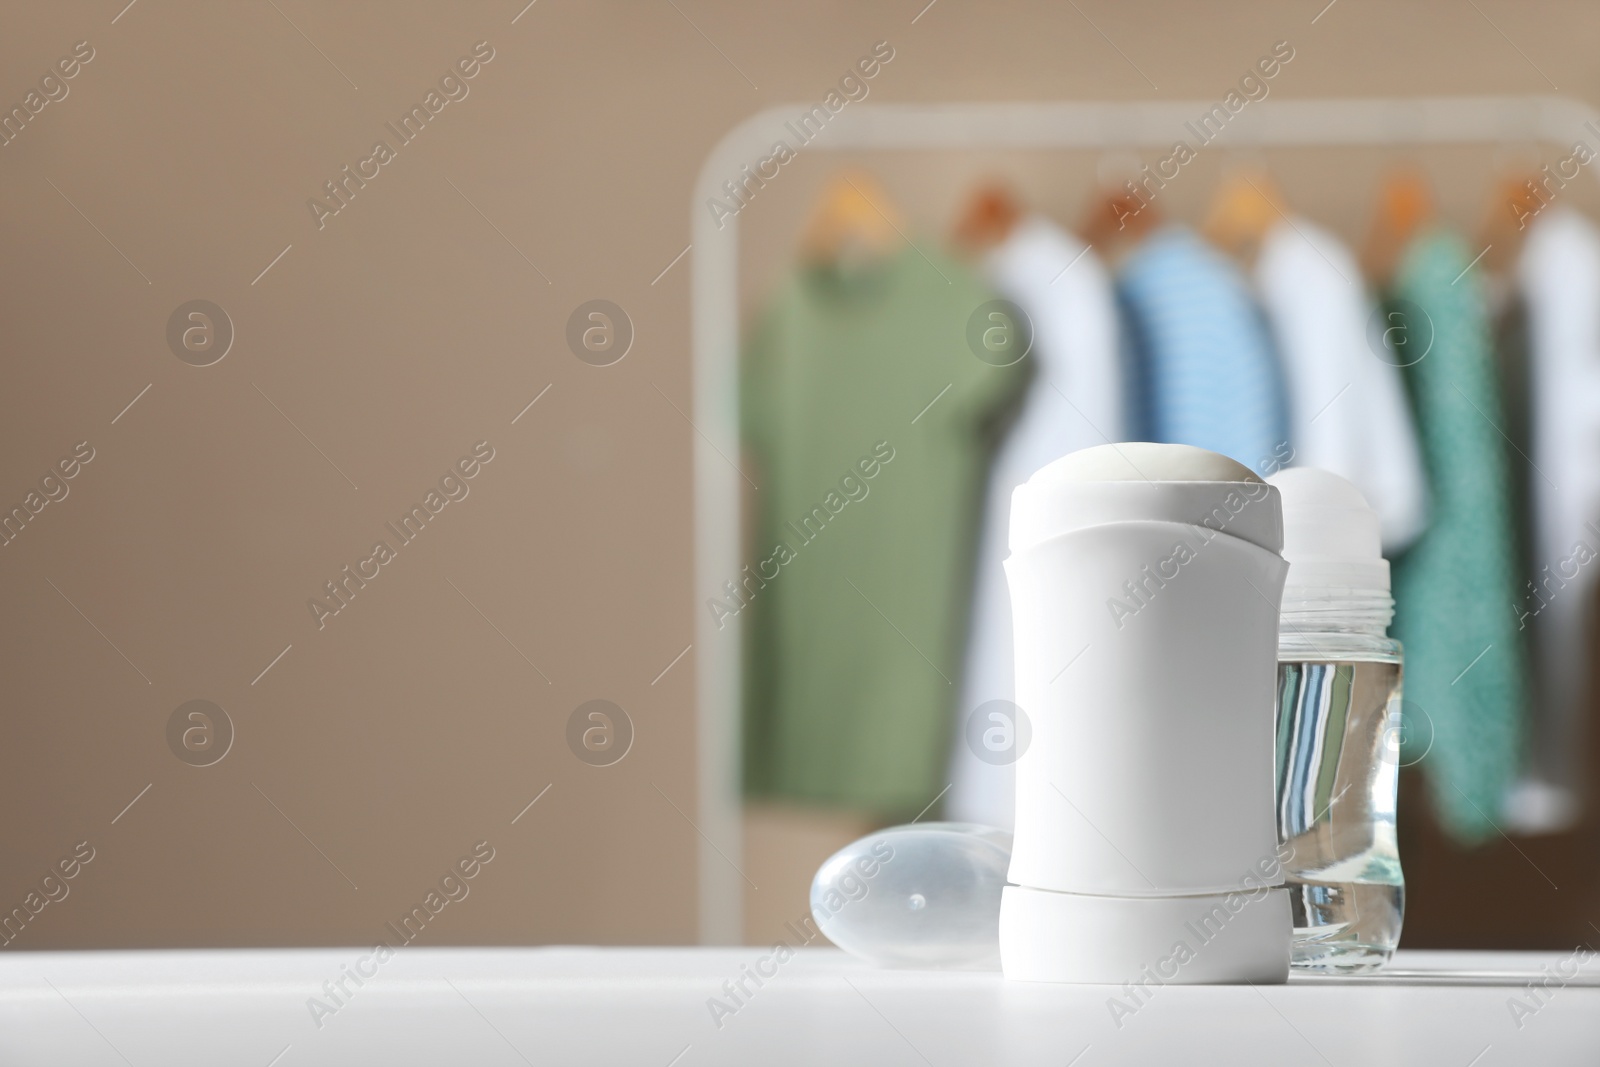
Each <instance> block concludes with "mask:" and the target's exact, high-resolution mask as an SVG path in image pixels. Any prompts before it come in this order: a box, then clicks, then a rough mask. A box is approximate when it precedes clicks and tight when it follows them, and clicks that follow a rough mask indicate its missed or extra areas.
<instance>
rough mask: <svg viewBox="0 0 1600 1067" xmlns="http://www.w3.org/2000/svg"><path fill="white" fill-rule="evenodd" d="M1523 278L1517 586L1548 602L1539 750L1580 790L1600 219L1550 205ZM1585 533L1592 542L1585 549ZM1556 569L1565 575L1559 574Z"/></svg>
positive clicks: (1561, 811) (1536, 229)
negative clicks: (1527, 436)
mask: <svg viewBox="0 0 1600 1067" xmlns="http://www.w3.org/2000/svg"><path fill="white" fill-rule="evenodd" d="M1516 281H1517V286H1518V288H1519V290H1520V292H1521V295H1522V299H1523V302H1524V306H1525V307H1526V308H1527V315H1528V370H1529V399H1530V401H1531V404H1532V409H1533V410H1532V412H1531V426H1532V430H1531V437H1532V442H1531V444H1532V448H1531V452H1532V454H1531V455H1530V456H1529V457H1528V458H1529V459H1530V460H1532V462H1533V467H1534V469H1533V470H1532V471H1530V472H1529V477H1528V485H1529V488H1530V490H1531V496H1532V506H1533V512H1534V513H1533V538H1532V541H1533V556H1534V559H1533V567H1534V569H1535V573H1533V574H1531V575H1528V576H1527V577H1528V578H1530V579H1532V580H1533V581H1534V582H1535V584H1536V586H1537V588H1538V598H1537V599H1536V598H1535V597H1534V595H1533V593H1532V592H1531V591H1529V590H1528V589H1527V587H1526V586H1520V587H1519V589H1518V593H1519V595H1522V596H1523V597H1524V598H1525V599H1524V602H1523V603H1522V604H1520V605H1519V606H1518V611H1519V614H1520V613H1521V611H1523V610H1532V609H1538V613H1537V614H1536V615H1533V616H1532V617H1531V618H1529V619H1528V620H1527V621H1528V623H1529V624H1530V625H1531V626H1532V627H1533V630H1534V637H1535V650H1536V663H1537V664H1538V679H1539V698H1540V699H1539V702H1538V704H1539V706H1538V710H1537V714H1536V715H1535V717H1534V727H1533V729H1534V737H1533V738H1532V741H1533V744H1532V745H1531V746H1530V750H1531V754H1532V756H1533V771H1534V774H1535V775H1536V776H1537V777H1538V778H1539V779H1540V780H1542V781H1543V782H1544V783H1545V784H1547V785H1551V786H1555V787H1557V788H1558V789H1563V790H1572V789H1574V788H1576V787H1577V786H1578V785H1579V784H1580V783H1579V782H1578V781H1577V775H1578V774H1579V773H1580V768H1581V766H1582V753H1583V752H1585V751H1587V748H1586V747H1585V746H1586V744H1587V738H1586V736H1585V730H1584V728H1583V720H1584V718H1585V716H1586V714H1587V711H1588V684H1587V682H1588V672H1589V649H1590V647H1591V643H1590V633H1591V631H1590V628H1589V614H1590V611H1589V604H1590V601H1591V600H1592V598H1593V589H1594V583H1595V580H1596V576H1597V575H1600V559H1595V558H1593V555H1591V554H1597V553H1600V533H1597V532H1596V531H1595V530H1594V529H1591V528H1590V526H1589V524H1591V523H1593V524H1595V525H1596V526H1600V231H1597V230H1596V228H1595V226H1594V224H1593V223H1591V222H1589V220H1588V219H1586V218H1584V217H1583V216H1582V215H1580V214H1579V213H1578V212H1577V211H1575V210H1572V209H1570V208H1568V207H1565V206H1555V207H1550V208H1547V209H1545V210H1544V211H1542V212H1540V213H1539V215H1538V216H1537V217H1536V218H1535V219H1534V220H1533V221H1532V222H1531V223H1530V224H1529V227H1528V233H1527V237H1526V239H1525V240H1524V242H1523V247H1522V254H1521V256H1520V258H1519V260H1518V262H1517V266H1516ZM1512 462H1522V458H1521V457H1513V458H1512ZM1580 542H1582V543H1583V544H1584V545H1586V546H1587V549H1588V553H1584V554H1578V553H1575V551H1574V549H1575V547H1576V546H1577V545H1578V544H1579V543H1580ZM1584 559H1587V560H1588V562H1581V560H1584ZM1545 568H1549V570H1548V572H1547V571H1546V570H1545ZM1574 571H1575V572H1576V573H1574ZM1547 574H1548V575H1549V576H1551V577H1553V578H1554V581H1553V582H1550V583H1548V584H1546V575H1547ZM1541 600H1542V601H1543V604H1544V606H1543V607H1542V608H1541V607H1540V606H1539V605H1540V601H1541ZM1530 814H1531V813H1530ZM1574 814H1576V805H1575V804H1571V803H1568V804H1564V805H1556V807H1555V809H1554V811H1553V812H1552V813H1551V814H1550V815H1549V816H1547V818H1546V819H1544V820H1541V819H1539V818H1538V817H1537V816H1535V817H1533V818H1532V819H1531V820H1523V819H1514V821H1517V822H1519V823H1538V822H1541V821H1545V822H1548V823H1549V825H1546V826H1542V827H1535V826H1533V825H1528V826H1527V827H1526V828H1529V829H1533V828H1539V829H1554V828H1558V827H1559V826H1560V825H1561V824H1563V823H1566V822H1570V816H1572V815H1574Z"/></svg>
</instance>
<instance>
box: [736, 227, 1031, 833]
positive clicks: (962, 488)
mask: <svg viewBox="0 0 1600 1067" xmlns="http://www.w3.org/2000/svg"><path fill="white" fill-rule="evenodd" d="M991 299H993V298H992V294H990V293H989V292H988V291H987V290H986V289H984V288H983V287H982V285H981V283H980V282H979V281H978V280H977V279H975V278H974V277H973V276H972V275H971V274H969V273H968V271H967V270H966V269H965V268H963V267H962V266H960V265H958V264H955V263H952V262H950V261H948V260H946V259H944V258H943V257H942V256H939V255H937V254H931V253H930V255H929V257H928V258H924V256H923V254H922V253H920V252H919V251H918V250H916V249H915V248H911V247H907V248H905V249H904V250H903V251H901V252H900V253H898V254H896V255H894V256H892V257H890V258H888V259H887V260H885V261H883V262H880V263H876V264H873V265H870V266H866V267H860V266H858V267H855V268H852V269H849V270H846V269H843V268H823V267H803V268H801V269H799V270H798V271H797V272H796V273H795V274H794V276H792V277H791V278H790V279H789V280H788V281H787V282H786V283H785V284H784V286H783V287H782V289H781V291H780V292H779V294H778V295H777V297H776V299H775V300H774V301H773V303H772V305H771V306H770V308H769V309H768V311H767V313H766V314H765V315H764V317H763V319H762V321H761V323H760V325H759V328H758V329H757V331H756V333H755V336H754V338H753V340H752V343H751V344H750V346H749V349H748V351H747V352H746V355H745V359H744V373H743V376H742V380H741V403H742V418H743V425H744V434H745V440H746V445H747V448H748V450H749V453H750V455H751V457H752V459H753V460H754V464H753V469H752V471H751V476H752V478H753V479H754V480H755V482H756V483H757V485H758V486H759V489H758V490H757V491H754V492H751V493H749V494H747V495H748V496H750V497H751V498H752V499H751V503H752V504H753V512H754V516H755V522H754V526H755V531H754V538H753V544H752V545H751V546H750V549H749V561H750V565H749V567H747V568H746V570H745V571H744V573H743V574H741V575H738V576H730V577H733V578H734V579H735V583H736V585H737V586H738V588H737V590H736V592H737V596H735V595H734V591H728V592H725V593H724V595H723V598H722V601H721V604H722V606H721V607H720V608H713V614H716V615H719V616H723V619H724V621H725V622H729V623H731V621H732V619H731V617H728V616H727V615H724V612H729V613H732V614H733V615H736V616H737V618H738V620H739V621H740V622H742V623H744V624H745V630H744V634H745V641H746V672H745V714H744V755H745V763H744V767H745V787H746V791H747V792H748V793H750V794H751V795H757V796H767V797H782V798H788V799H793V800H800V801H807V802H811V803H818V804H829V805H836V806H842V807H850V808H853V809H856V810H862V811H871V812H875V813H879V814H882V815H885V816H899V815H904V814H907V813H913V814H914V813H916V812H918V811H920V810H921V809H923V808H924V807H925V806H926V805H928V803H929V802H931V801H932V800H933V799H934V798H935V796H936V795H938V794H939V793H940V791H941V790H942V789H943V788H944V787H945V785H946V783H947V781H948V779H947V778H946V776H945V768H946V765H947V762H948V758H949V750H948V745H949V739H950V737H951V726H952V724H953V721H954V716H955V708H954V701H955V697H956V693H957V688H956V682H957V681H958V679H957V676H956V675H957V669H958V664H959V663H960V659H961V655H960V654H961V649H962V646H963V641H964V638H965V623H966V609H967V600H968V594H969V587H970V584H971V566H972V548H973V546H974V543H975V540H976V534H977V526H978V523H979V519H980V515H981V493H982V487H983V486H982V482H983V478H984V475H985V472H986V471H987V467H988V459H989V456H990V452H991V444H992V442H993V440H994V439H995V429H996V425H997V423H998V422H999V421H1000V420H1001V419H1002V418H1003V416H1004V415H1005V414H1006V413H1008V412H1009V411H1010V410H1011V408H1012V406H1013V404H1014V402H1015V401H1016V400H1017V398H1019V397H1020V395H1021V391H1022V389H1023V387H1024V386H1025V385H1026V381H1027V375H1028V363H1027V362H1026V361H1023V362H1021V363H1018V364H1015V365H1013V366H1009V367H997V366H993V365H991V364H990V363H986V362H984V361H981V360H979V359H978V358H977V357H976V356H975V355H974V354H973V351H972V349H971V348H970V347H969V343H968V333H969V330H968V321H969V319H970V318H971V317H972V316H973V314H974V312H976V311H978V309H979V308H980V307H981V306H982V305H984V304H986V303H987V302H988V301H990V300H991ZM980 317H981V318H984V320H985V321H987V318H986V316H980Z"/></svg>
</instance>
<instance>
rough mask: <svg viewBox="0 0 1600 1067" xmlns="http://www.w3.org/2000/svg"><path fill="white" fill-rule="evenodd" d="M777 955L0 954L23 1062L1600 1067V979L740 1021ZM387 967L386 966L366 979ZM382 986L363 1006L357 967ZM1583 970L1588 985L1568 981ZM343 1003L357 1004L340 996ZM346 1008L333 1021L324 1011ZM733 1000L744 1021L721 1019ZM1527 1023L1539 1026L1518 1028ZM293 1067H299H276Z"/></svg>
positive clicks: (1318, 987)
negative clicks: (1529, 987) (735, 995)
mask: <svg viewBox="0 0 1600 1067" xmlns="http://www.w3.org/2000/svg"><path fill="white" fill-rule="evenodd" d="M764 956H766V952H765V951H764V950H762V949H753V948H745V949H606V948H543V949H429V948H422V947H410V946H408V947H406V948H403V949H401V950H400V951H399V952H397V953H396V954H395V956H394V958H393V959H391V960H389V961H387V962H385V963H383V964H382V965H381V966H379V965H377V962H376V961H375V960H372V959H370V958H367V952H366V950H362V949H347V950H339V949H296V950H282V951H271V950H240V951H212V952H189V951H170V952H82V953H67V952H50V953H23V952H6V953H4V954H0V1064H5V1065H7V1067H11V1065H33V1064H47V1063H48V1064H72V1065H78V1064H82V1065H85V1067H94V1065H99V1064H105V1065H107V1067H114V1065H119V1064H124V1063H127V1064H133V1065H135V1067H146V1065H149V1067H189V1065H196V1067H198V1065H205V1067H234V1065H237V1067H268V1064H272V1065H273V1067H302V1065H308V1064H328V1065H332V1064H339V1065H341V1067H342V1065H347V1064H366V1063H372V1064H384V1065H392V1067H408V1065H423V1064H427V1065H452V1067H453V1065H466V1064H485V1065H506V1067H516V1065H521V1064H537V1065H539V1067H544V1065H545V1064H637V1065H640V1067H669V1065H672V1067H700V1065H704V1064H738V1065H766V1064H825V1065H828V1067H844V1065H852V1064H871V1065H874V1067H878V1065H899V1064H905V1065H912V1067H917V1065H922V1064H932V1065H936V1067H946V1065H950V1067H955V1065H969V1064H970V1065H984V1067H986V1065H990V1064H1038V1065H1047V1064H1048V1065H1051V1067H1066V1065H1068V1064H1071V1065H1073V1067H1102V1065H1108V1064H1140V1065H1144V1064H1168V1063H1184V1064H1226V1065H1229V1067H1249V1065H1255V1064H1261V1065H1268V1064H1270V1065H1272V1067H1288V1065H1294V1064H1309V1065H1315V1067H1325V1065H1328V1064H1333V1065H1337V1067H1346V1065H1348V1067H1381V1065H1386V1064H1396V1065H1401V1064H1403V1065H1406V1067H1412V1065H1418V1064H1426V1065H1429V1067H1441V1065H1442V1067H1468V1065H1469V1064H1470V1065H1472V1067H1496V1065H1503V1064H1537V1065H1540V1067H1559V1065H1564V1064H1589V1065H1593V1064H1596V1063H1600V988H1596V987H1595V986H1594V985H1593V984H1590V985H1587V986H1585V985H1583V984H1582V983H1585V982H1587V983H1595V982H1597V981H1600V965H1596V964H1590V965H1588V966H1586V967H1585V968H1584V970H1583V972H1582V974H1581V975H1580V976H1579V978H1578V979H1577V980H1575V981H1574V982H1573V983H1572V984H1569V985H1567V986H1565V987H1564V988H1556V987H1554V985H1552V987H1551V990H1550V991H1549V992H1548V993H1545V994H1543V1004H1542V1006H1539V1007H1538V1010H1537V1011H1531V1012H1523V1013H1520V1014H1521V1017H1520V1019H1519V1018H1517V1017H1514V1014H1513V1012H1512V1010H1511V1009H1510V1008H1509V1007H1508V1001H1509V1000H1511V998H1513V997H1518V996H1519V995H1520V998H1521V999H1522V1000H1523V1001H1524V1002H1525V1003H1526V1004H1528V1005H1530V1006H1532V1005H1535V1004H1536V1003H1537V1002H1536V1001H1534V1000H1532V999H1530V998H1529V997H1528V995H1527V994H1526V993H1525V992H1522V991H1520V990H1519V988H1518V987H1516V986H1514V985H1509V984H1506V985H1500V986H1487V985H1469V986H1463V985H1444V984H1439V983H1438V982H1437V981H1432V980H1426V979H1410V980H1407V981H1405V982H1400V981H1365V982H1362V983H1361V984H1354V983H1350V982H1345V983H1320V982H1312V981H1307V982H1293V983H1291V984H1290V985H1289V986H1275V987H1263V988H1259V989H1255V988H1251V987H1248V986H1210V987H1180V986H1168V987H1164V988H1161V989H1158V990H1156V991H1155V993H1154V994H1153V995H1152V996H1151V997H1150V998H1149V1000H1148V1001H1147V1002H1146V1003H1145V1004H1144V1005H1143V1006H1142V1007H1140V1008H1139V1009H1138V1010H1137V1011H1136V1012H1134V1013H1133V1014H1131V1015H1127V1014H1123V1016H1122V1018H1121V1019H1120V1022H1121V1024H1122V1025H1121V1026H1120V1027H1118V1026H1117V1025H1116V1022H1114V1021H1113V1013H1112V1010H1111V1009H1110V1008H1109V1007H1108V1004H1107V1001H1108V998H1110V997H1112V996H1113V995H1115V994H1117V993H1118V991H1117V990H1115V989H1111V988H1108V987H1098V986H1045V985H1028V984H1022V983H1009V982H1006V981H1004V980H1003V979H1002V978H1001V977H1000V976H999V975H998V974H994V973H977V972H965V973H961V972H931V971H883V970H875V969H873V968H870V967H867V966H864V965H862V964H859V963H857V962H855V961H853V960H851V959H849V958H848V957H846V956H844V955H843V954H841V953H839V952H837V951H834V950H830V949H805V950H801V951H800V952H799V953H798V954H797V955H796V956H795V958H793V959H792V960H789V961H787V962H785V963H783V964H781V965H776V964H775V961H768V962H764V963H762V964H761V968H762V970H765V971H768V972H771V971H773V970H774V969H775V970H776V973H775V974H774V975H773V976H772V977H770V978H764V979H763V983H764V984H763V985H762V986H760V987H757V986H756V985H755V984H754V982H753V981H751V980H750V979H748V978H746V979H745V981H744V985H745V989H746V990H748V991H749V993H750V995H749V996H748V997H743V996H740V998H739V1003H737V1004H736V1003H735V1002H734V1001H733V999H732V998H731V997H729V996H728V994H727V992H726V991H725V990H724V988H723V983H724V981H730V982H731V981H733V980H737V979H739V978H740V977H741V976H742V975H743V974H744V973H745V972H744V968H754V967H756V965H757V963H758V961H761V960H762V958H763V957H764ZM364 959H365V962H361V961H363V960H364ZM1571 959H1572V957H1570V956H1565V955H1563V954H1559V953H1552V954H1536V953H1494V954H1488V953H1444V952H1402V953H1401V954H1400V956H1398V957H1397V958H1396V962H1395V964H1394V966H1395V967H1396V968H1402V969H1405V970H1407V971H1420V972H1429V973H1434V972H1444V971H1450V970H1458V971H1459V970H1464V969H1465V970H1480V971H1481V970H1496V971H1506V970H1520V971H1526V972H1537V971H1538V970H1539V969H1540V968H1541V967H1542V966H1545V965H1550V966H1551V967H1552V968H1554V967H1556V966H1557V965H1559V964H1560V963H1561V962H1562V961H1563V960H1571ZM358 963H361V968H362V969H363V970H366V971H368V972H372V971H374V970H375V971H376V977H374V978H371V979H368V980H366V981H365V984H364V985H362V986H360V987H357V986H356V984H355V983H354V981H352V980H351V979H349V978H346V979H345V988H346V990H347V991H348V992H349V994H350V995H349V996H348V997H344V996H342V995H341V997H340V1001H341V1003H338V1004H335V1003H334V1001H333V1000H332V998H330V997H328V996H327V995H326V994H324V993H323V992H322V984H323V982H324V981H329V980H336V979H338V978H340V977H341V975H342V974H343V973H345V971H344V969H345V968H347V967H348V968H355V967H356V965H357V964H358ZM1567 970H1569V971H1570V967H1569V968H1567ZM336 992H337V990H336ZM313 996H320V997H322V998H323V1001H324V1003H325V1004H327V1005H328V1006H329V1007H331V1008H336V1010H335V1011H334V1012H333V1014H331V1015H325V1016H324V1017H323V1018H322V1019H321V1024H322V1025H321V1026H320V1027H319V1026H318V1025H316V1023H315V1022H313V1018H312V1011H311V1009H310V1008H309V1007H308V1005H307V1001H308V998H311V997H313ZM711 998H718V999H721V1000H722V1001H723V1003H724V1004H725V1005H726V1006H728V1007H729V1008H735V1009H736V1010H734V1011H733V1013H732V1014H731V1015H728V1014H725V1013H722V1012H719V1013H718V1014H722V1016H723V1017H722V1018H721V1019H720V1020H719V1021H720V1023H721V1026H720V1027H719V1026H718V1025H717V1022H715V1021H713V1011H712V1007H710V1006H708V1001H709V1000H711ZM1519 1022H1520V1024H1521V1025H1520V1027H1519V1025H1518V1023H1519ZM274 1057H277V1059H274Z"/></svg>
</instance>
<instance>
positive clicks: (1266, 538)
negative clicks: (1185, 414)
mask: <svg viewBox="0 0 1600 1067" xmlns="http://www.w3.org/2000/svg"><path fill="white" fill-rule="evenodd" d="M1251 484H1254V485H1255V486H1261V485H1262V484H1263V482H1262V479H1261V478H1259V477H1258V476H1257V475H1255V474H1254V473H1253V472H1252V471H1251V470H1250V468H1249V467H1246V466H1245V465H1244V464H1242V463H1236V462H1234V461H1233V460H1231V459H1229V458H1228V457H1227V456H1224V455H1220V454H1219V453H1216V452H1209V451H1207V450H1206V449H1203V448H1195V447H1194V446H1192V445H1171V444H1152V443H1150V442H1148V441H1125V442H1122V443H1119V444H1108V445H1096V446H1095V447H1093V448H1085V449H1081V450H1079V451H1077V452H1073V453H1070V454H1068V455H1065V456H1062V457H1061V458H1060V459H1058V460H1055V461H1054V462H1052V463H1050V464H1047V465H1046V466H1044V467H1042V468H1040V469H1039V470H1038V471H1037V472H1035V473H1034V475H1033V477H1031V478H1029V479H1028V480H1027V481H1026V482H1024V483H1023V484H1021V485H1019V486H1017V488H1016V489H1015V490H1013V491H1012V494H1011V528H1010V548H1011V551H1012V552H1014V553H1021V552H1025V551H1027V550H1028V549H1030V548H1033V547H1034V546H1036V545H1039V544H1042V543H1043V542H1045V541H1048V540H1050V539H1052V538H1055V537H1059V536H1060V535H1062V534H1066V533H1072V532H1073V531H1075V530H1082V529H1086V528H1088V527H1091V526H1103V525H1106V524H1108V523H1117V522H1137V521H1155V522H1179V523H1185V524H1187V525H1190V526H1209V527H1211V528H1212V529H1214V530H1217V531H1218V532H1220V533H1225V534H1228V535H1230V536H1233V537H1237V538H1240V539H1241V540H1244V541H1248V542H1250V543H1251V544H1253V545H1256V546H1258V547H1260V548H1264V549H1266V550H1267V551H1268V552H1278V551H1280V550H1281V549H1282V548H1283V519H1282V516H1281V514H1280V513H1279V510H1278V508H1276V507H1250V506H1246V505H1247V504H1249V503H1251V502H1253V501H1257V500H1259V499H1260V498H1261V494H1263V493H1271V491H1270V490H1267V489H1260V488H1258V489H1255V490H1251V489H1249V486H1250V485H1251ZM1241 487H1243V488H1241ZM1272 495H1276V494H1272Z"/></svg>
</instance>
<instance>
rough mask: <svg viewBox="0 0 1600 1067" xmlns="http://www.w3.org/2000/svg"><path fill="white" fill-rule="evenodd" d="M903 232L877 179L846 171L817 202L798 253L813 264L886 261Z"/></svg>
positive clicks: (894, 209) (863, 172) (901, 225)
mask: <svg viewBox="0 0 1600 1067" xmlns="http://www.w3.org/2000/svg"><path fill="white" fill-rule="evenodd" d="M904 229H905V226H904V224H903V223H902V221H901V219H900V214H899V211H898V209H897V208H896V207H895V206H894V204H893V202H892V201H890V199H889V198H888V196H887V195H885V193H884V192H883V189H882V187H881V186H880V185H879V184H878V181H877V179H875V178H873V177H872V176H871V175H870V174H867V173H866V172H865V171H849V172H846V173H843V174H840V175H839V176H838V177H836V178H835V179H833V181H832V182H830V183H829V185H828V187H827V189H825V190H824V191H823V193H822V196H821V197H820V198H819V199H818V200H817V204H816V207H815V208H814V209H813V210H812V213H811V219H810V221H809V222H807V224H806V228H805V231H804V232H803V233H802V235H801V238H800V249H801V254H802V255H803V256H804V257H805V258H806V259H808V260H810V261H812V262H814V263H837V262H839V261H841V260H843V259H853V258H864V257H870V258H877V259H881V258H887V257H888V256H889V255H890V254H892V253H893V252H894V251H895V250H896V249H897V248H898V247H899V245H900V242H901V240H902V238H901V234H902V233H903V232H904Z"/></svg>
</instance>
